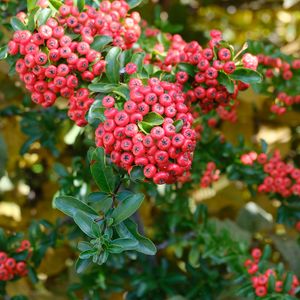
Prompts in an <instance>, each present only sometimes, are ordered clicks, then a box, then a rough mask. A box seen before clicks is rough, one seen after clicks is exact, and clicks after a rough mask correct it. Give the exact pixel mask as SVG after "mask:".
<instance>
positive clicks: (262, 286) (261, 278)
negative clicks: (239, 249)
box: [244, 248, 299, 297]
mask: <svg viewBox="0 0 300 300" xmlns="http://www.w3.org/2000/svg"><path fill="white" fill-rule="evenodd" d="M251 255H252V259H247V260H246V261H245V263H244V266H245V267H246V268H247V271H248V274H250V275H251V281H252V286H253V288H254V290H255V295H256V296H257V297H265V296H267V294H268V291H269V290H270V289H269V278H270V276H274V278H275V280H276V282H275V290H274V292H275V293H283V292H284V291H283V283H284V279H285V276H286V274H283V275H282V276H280V275H279V274H278V272H276V270H274V269H271V268H269V269H267V270H266V271H265V272H262V271H261V270H259V269H260V267H259V262H260V260H261V256H262V252H261V250H260V249H258V248H255V249H253V250H252V253H251ZM298 286H299V280H298V278H297V276H295V275H294V276H293V282H292V285H291V289H290V290H289V291H288V294H290V295H295V292H296V288H297V287H298ZM272 295H273V294H272Z"/></svg>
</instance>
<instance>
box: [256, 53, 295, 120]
mask: <svg viewBox="0 0 300 300" xmlns="http://www.w3.org/2000/svg"><path fill="white" fill-rule="evenodd" d="M257 58H258V62H259V68H260V71H261V72H262V73H263V74H264V75H265V77H266V79H267V82H268V84H269V85H270V86H272V87H273V88H274V89H275V95H276V99H275V101H274V103H273V104H272V106H271V111H272V112H273V113H275V114H277V115H282V114H284V113H285V112H286V111H287V107H289V106H292V105H293V104H299V103H300V95H294V96H293V95H288V92H284V89H286V90H289V89H290V90H292V89H293V88H292V86H293V84H291V81H294V83H296V84H297V82H298V81H297V79H295V78H297V76H299V75H297V74H299V73H297V72H299V70H300V59H294V60H293V61H292V62H287V61H285V60H284V59H282V58H280V57H273V56H271V55H264V54H258V55H257ZM279 81H280V82H281V83H280V84H278V82H279ZM278 85H279V87H278Z"/></svg>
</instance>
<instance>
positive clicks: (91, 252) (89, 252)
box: [79, 248, 98, 259]
mask: <svg viewBox="0 0 300 300" xmlns="http://www.w3.org/2000/svg"><path fill="white" fill-rule="evenodd" d="M97 252H98V250H97V249H96V248H93V249H90V250H86V251H83V252H81V253H80V254H79V258H81V259H89V258H91V257H92V256H94V255H95V254H97Z"/></svg>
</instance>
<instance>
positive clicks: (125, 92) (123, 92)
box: [113, 85, 129, 100]
mask: <svg viewBox="0 0 300 300" xmlns="http://www.w3.org/2000/svg"><path fill="white" fill-rule="evenodd" d="M113 93H115V94H117V95H119V96H121V97H122V98H124V99H125V100H129V88H128V86H127V85H120V86H118V87H117V88H116V89H114V90H113Z"/></svg>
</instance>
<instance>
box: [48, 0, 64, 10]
mask: <svg viewBox="0 0 300 300" xmlns="http://www.w3.org/2000/svg"><path fill="white" fill-rule="evenodd" d="M49 2H50V4H51V5H52V6H53V7H54V8H55V9H57V10H58V9H59V8H60V7H61V6H62V5H63V3H62V2H61V1H59V0H49Z"/></svg>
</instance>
